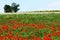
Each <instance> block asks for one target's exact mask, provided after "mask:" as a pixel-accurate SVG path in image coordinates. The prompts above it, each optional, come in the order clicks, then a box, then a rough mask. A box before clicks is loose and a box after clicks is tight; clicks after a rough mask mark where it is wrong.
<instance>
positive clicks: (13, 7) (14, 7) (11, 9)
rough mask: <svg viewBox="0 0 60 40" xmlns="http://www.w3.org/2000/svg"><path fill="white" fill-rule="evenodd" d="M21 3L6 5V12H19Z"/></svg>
mask: <svg viewBox="0 0 60 40" xmlns="http://www.w3.org/2000/svg"><path fill="white" fill-rule="evenodd" d="M18 7H19V4H16V3H12V5H11V6H10V5H5V6H4V12H17V11H18V10H19V8H18Z"/></svg>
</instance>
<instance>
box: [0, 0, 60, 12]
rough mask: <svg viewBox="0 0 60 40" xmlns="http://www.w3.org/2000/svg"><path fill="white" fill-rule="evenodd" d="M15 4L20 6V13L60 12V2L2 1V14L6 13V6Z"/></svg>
mask: <svg viewBox="0 0 60 40" xmlns="http://www.w3.org/2000/svg"><path fill="white" fill-rule="evenodd" d="M13 2H15V3H17V4H19V5H20V7H19V8H20V10H19V11H34V10H59V9H60V0H0V12H4V9H3V7H4V5H5V4H8V5H11V4H12V3H13Z"/></svg>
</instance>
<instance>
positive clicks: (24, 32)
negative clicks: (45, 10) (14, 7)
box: [0, 13, 60, 40]
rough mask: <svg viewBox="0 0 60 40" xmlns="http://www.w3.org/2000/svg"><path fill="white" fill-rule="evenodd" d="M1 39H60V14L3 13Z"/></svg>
mask: <svg viewBox="0 0 60 40" xmlns="http://www.w3.org/2000/svg"><path fill="white" fill-rule="evenodd" d="M0 40H60V14H54V13H52V14H14V15H13V14H6V15H5V14H4V15H2V14H1V15H0Z"/></svg>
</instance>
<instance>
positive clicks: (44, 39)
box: [43, 37, 52, 40]
mask: <svg viewBox="0 0 60 40" xmlns="http://www.w3.org/2000/svg"><path fill="white" fill-rule="evenodd" d="M43 40H52V39H51V38H50V37H44V38H43Z"/></svg>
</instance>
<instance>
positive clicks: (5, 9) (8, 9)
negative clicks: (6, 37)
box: [4, 5, 12, 12]
mask: <svg viewBox="0 0 60 40" xmlns="http://www.w3.org/2000/svg"><path fill="white" fill-rule="evenodd" d="M4 12H12V9H11V6H9V5H5V6H4Z"/></svg>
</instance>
